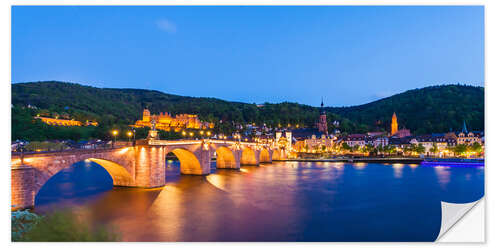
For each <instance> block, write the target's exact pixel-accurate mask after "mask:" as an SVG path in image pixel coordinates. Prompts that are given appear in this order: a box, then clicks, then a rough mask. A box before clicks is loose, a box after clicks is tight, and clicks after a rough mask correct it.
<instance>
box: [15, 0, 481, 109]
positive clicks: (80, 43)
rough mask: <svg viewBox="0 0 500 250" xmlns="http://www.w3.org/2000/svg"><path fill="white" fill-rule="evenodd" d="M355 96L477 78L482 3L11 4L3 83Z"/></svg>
mask: <svg viewBox="0 0 500 250" xmlns="http://www.w3.org/2000/svg"><path fill="white" fill-rule="evenodd" d="M42 80H60V81H69V82H76V83H81V84H85V85H92V86H97V87H110V88H146V89H153V90H159V91H163V92H166V93H172V94H178V95H187V96H204V97H216V98H221V99H225V100H230V101H243V102H249V103H263V102H266V101H267V102H272V103H276V102H283V101H291V102H299V103H304V104H309V105H313V106H318V105H319V103H320V101H321V97H322V96H323V97H324V99H325V105H327V106H343V105H356V104H363V103H366V102H369V101H373V100H376V99H379V98H382V97H386V96H389V95H392V94H395V93H399V92H402V91H405V90H408V89H413V88H418V87H424V86H429V85H437V84H448V83H463V84H472V85H481V86H484V8H483V7H481V6H466V7H451V6H450V7H392V6H391V7H389V6H378V7H375V6H364V7H356V6H330V7H221V6H214V7H180V6H176V7H168V6H162V7H158V6H150V7H123V6H122V7H120V6H107V7H103V6H101V7H98V6H96V7H81V6H80V7H70V6H66V7H54V6H15V7H12V82H13V83H17V82H27V81H42Z"/></svg>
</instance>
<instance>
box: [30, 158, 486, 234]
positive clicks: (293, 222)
mask: <svg viewBox="0 0 500 250" xmlns="http://www.w3.org/2000/svg"><path fill="white" fill-rule="evenodd" d="M483 193H484V168H483V167H448V166H420V165H403V164H372V163H370V164H362V163H356V164H345V163H329V162H318V163H312V162H302V163H298V162H279V163H273V164H272V165H261V166H260V167H242V168H241V170H239V171H238V170H219V169H215V168H214V169H213V174H211V175H208V176H181V175H180V173H179V164H178V163H177V162H168V163H167V185H166V186H165V187H163V188H157V189H138V188H113V186H112V180H111V177H110V176H109V175H108V174H107V173H106V171H105V170H104V169H103V168H101V167H100V166H99V165H97V164H95V163H91V162H81V163H77V164H75V165H74V166H73V167H71V168H68V169H66V170H63V171H61V172H60V173H58V174H57V175H55V176H54V177H53V178H52V179H50V180H49V182H47V184H46V185H45V186H44V187H43V188H42V190H41V191H40V193H39V194H38V195H37V197H36V201H35V202H36V210H37V211H39V212H44V211H50V210H53V209H55V207H57V208H61V207H65V206H69V207H71V208H72V209H74V210H75V211H77V212H78V213H79V214H81V215H82V216H83V218H85V219H86V220H88V221H89V222H93V223H106V224H111V225H113V226H114V227H115V228H117V230H118V231H119V232H120V233H121V235H122V239H123V240H125V241H434V240H435V238H436V237H437V236H438V234H439V229H440V225H441V205H440V202H441V201H446V202H455V203H463V202H472V201H476V200H478V199H480V198H481V197H482V196H483Z"/></svg>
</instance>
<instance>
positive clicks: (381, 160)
mask: <svg viewBox="0 0 500 250" xmlns="http://www.w3.org/2000/svg"><path fill="white" fill-rule="evenodd" d="M273 161H296V162H348V163H356V162H366V163H403V164H404V163H406V164H420V163H421V162H422V161H424V159H423V158H403V157H398V158H368V157H366V158H365V157H363V158H327V159H285V160H273Z"/></svg>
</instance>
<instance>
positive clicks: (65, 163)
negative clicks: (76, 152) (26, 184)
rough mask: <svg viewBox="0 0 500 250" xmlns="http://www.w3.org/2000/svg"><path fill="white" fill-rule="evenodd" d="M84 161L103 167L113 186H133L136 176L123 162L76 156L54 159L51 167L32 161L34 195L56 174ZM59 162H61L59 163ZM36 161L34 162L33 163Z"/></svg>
mask: <svg viewBox="0 0 500 250" xmlns="http://www.w3.org/2000/svg"><path fill="white" fill-rule="evenodd" d="M83 161H91V162H94V163H96V164H98V165H99V166H101V167H102V168H103V169H105V170H106V172H107V173H108V174H109V175H110V176H111V179H112V180H113V186H133V185H134V178H133V177H132V175H131V174H130V172H129V171H128V170H127V169H126V168H125V167H124V166H122V165H121V164H119V163H116V162H114V161H111V160H106V159H100V158H93V157H88V158H86V157H85V156H84V157H76V158H73V159H72V160H54V163H53V164H50V165H49V167H46V168H44V167H40V166H38V164H36V163H35V162H33V160H32V162H31V165H32V166H33V168H34V171H35V176H36V177H37V178H36V181H35V183H34V184H35V185H34V193H33V196H34V197H36V196H37V195H38V193H39V192H40V190H41V189H42V188H43V187H44V186H45V184H47V182H48V181H49V180H50V179H51V178H52V177H54V176H55V175H56V174H58V173H59V172H61V171H62V170H64V169H67V168H71V167H73V166H74V164H76V163H78V162H83ZM57 162H59V164H57ZM33 163H34V164H33Z"/></svg>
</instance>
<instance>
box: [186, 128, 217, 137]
mask: <svg viewBox="0 0 500 250" xmlns="http://www.w3.org/2000/svg"><path fill="white" fill-rule="evenodd" d="M181 134H182V136H186V135H187V134H188V133H187V132H186V131H182V133H181ZM204 134H206V135H207V136H211V135H212V132H210V131H207V132H206V133H205V131H203V130H201V131H200V135H204ZM189 136H190V137H192V136H194V133H193V132H189Z"/></svg>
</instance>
